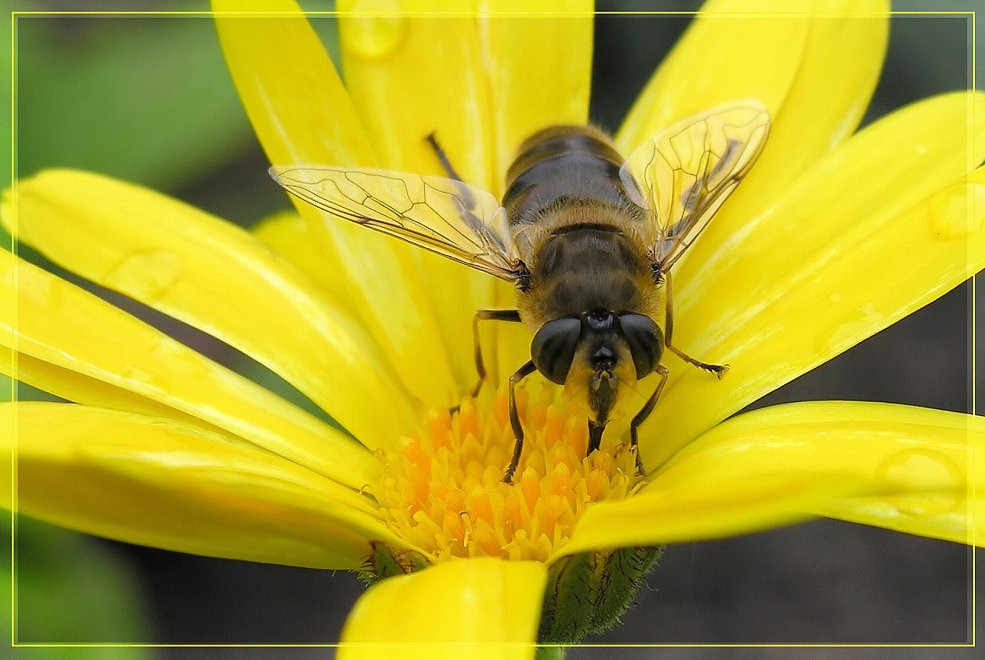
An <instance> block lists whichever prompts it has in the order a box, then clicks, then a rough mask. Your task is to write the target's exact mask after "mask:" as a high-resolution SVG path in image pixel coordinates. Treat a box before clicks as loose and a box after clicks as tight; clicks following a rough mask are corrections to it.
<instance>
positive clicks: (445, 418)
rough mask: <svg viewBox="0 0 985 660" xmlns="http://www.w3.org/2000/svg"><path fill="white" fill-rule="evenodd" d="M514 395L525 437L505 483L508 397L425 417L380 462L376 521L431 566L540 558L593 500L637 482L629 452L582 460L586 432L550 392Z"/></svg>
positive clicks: (606, 449)
mask: <svg viewBox="0 0 985 660" xmlns="http://www.w3.org/2000/svg"><path fill="white" fill-rule="evenodd" d="M531 390H532V391H528V390H518V391H517V409H518V411H519V413H520V418H521V420H523V428H524V430H525V434H526V436H525V439H524V445H523V453H522V454H521V457H520V463H519V467H518V469H517V472H516V475H515V476H514V478H513V483H512V484H506V483H503V473H504V470H505V468H506V465H507V463H508V462H509V458H510V456H511V455H512V451H513V443H514V438H513V432H512V430H511V427H510V423H509V416H508V410H507V398H506V395H505V392H504V391H500V392H499V393H498V394H496V395H495V396H494V397H491V401H490V400H488V399H487V398H485V397H480V399H478V400H477V401H473V400H471V399H466V400H464V401H463V402H462V405H461V409H460V411H459V412H458V413H455V414H449V413H448V411H447V410H440V411H435V412H432V413H431V415H430V416H429V418H428V420H427V423H426V425H425V428H424V429H423V430H422V431H421V432H420V433H419V434H418V435H415V436H412V437H408V438H404V439H403V440H402V442H401V446H400V448H399V450H398V451H397V452H396V453H394V454H393V455H390V456H387V457H386V458H385V461H384V462H385V467H384V474H383V488H382V493H381V494H380V497H379V502H380V508H381V511H382V515H383V519H384V520H385V521H386V523H387V524H388V525H389V526H390V527H391V529H393V530H394V531H395V532H396V533H397V534H398V535H399V536H401V537H402V538H404V539H406V540H407V541H408V542H409V543H411V544H413V545H415V546H417V547H418V548H420V549H422V550H424V551H426V552H428V553H430V554H431V555H432V556H433V558H434V560H437V561H440V560H443V559H448V558H450V557H478V556H494V557H502V558H504V559H511V560H519V559H533V560H539V561H546V560H547V558H548V557H550V556H551V554H552V553H553V552H554V550H555V549H557V548H558V547H560V546H561V545H563V544H564V543H565V542H566V541H567V540H568V538H570V536H571V532H572V529H573V528H574V526H575V524H576V523H577V521H578V519H579V518H580V517H581V515H582V513H583V512H584V511H585V510H586V509H587V508H588V507H589V506H591V505H592V503H594V502H598V501H601V500H610V499H618V498H623V497H626V496H627V495H629V494H630V493H631V491H632V490H633V488H634V487H635V486H636V483H637V481H639V478H638V477H637V476H636V469H635V454H634V452H633V451H631V450H630V448H629V447H628V446H627V445H626V444H624V443H620V444H618V445H617V446H615V447H610V446H608V444H607V443H606V442H603V444H602V450H601V451H596V452H593V453H592V454H591V456H588V457H586V456H585V452H586V449H587V447H588V428H587V423H586V420H585V417H584V415H583V414H579V412H578V410H577V408H576V406H575V405H573V404H572V403H570V402H568V401H566V400H564V399H562V398H557V397H556V396H555V394H554V390H553V388H550V389H546V388H542V391H541V392H539V393H538V392H536V390H535V388H531Z"/></svg>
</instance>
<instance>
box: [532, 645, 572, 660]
mask: <svg viewBox="0 0 985 660" xmlns="http://www.w3.org/2000/svg"><path fill="white" fill-rule="evenodd" d="M567 652H568V647H567V646H538V647H537V655H536V656H535V658H536V660H564V656H565V655H566V654H567Z"/></svg>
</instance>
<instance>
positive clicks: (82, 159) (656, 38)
mask: <svg viewBox="0 0 985 660" xmlns="http://www.w3.org/2000/svg"><path fill="white" fill-rule="evenodd" d="M976 4H977V3H976V2H966V3H964V4H960V3H954V2H937V3H933V4H931V3H928V2H911V3H894V9H897V10H900V11H908V10H927V9H934V10H937V11H941V10H945V9H947V10H959V9H965V10H970V9H983V7H982V6H980V5H979V6H976ZM305 6H306V8H308V9H318V10H326V9H330V8H331V4H330V3H315V2H311V3H305ZM699 6H700V4H699V3H696V2H687V1H679V2H669V1H648V2H636V3H631V2H617V1H616V0H612V1H601V0H600V2H599V3H598V8H599V9H603V10H626V11H632V10H647V11H657V10H662V11H693V10H695V9H696V8H698V7H699ZM11 7H12V8H13V9H15V10H17V11H25V12H26V11H30V12H56V11H73V10H76V11H77V10H79V9H85V10H86V11H87V12H93V11H137V10H139V11H153V10H165V11H171V12H174V11H182V12H194V11H206V10H207V9H208V6H207V3H204V2H123V1H120V2H98V1H96V2H92V1H90V2H86V3H80V2H54V1H51V2H42V1H30V2H27V1H24V2H7V3H6V4H5V8H8V9H9V8H11ZM688 20H689V19H688V17H687V16H647V17H641V16H630V15H624V16H608V17H604V18H600V19H599V20H598V22H597V37H596V38H597V40H596V56H595V57H596V64H595V71H594V76H595V81H594V96H593V106H592V113H591V114H592V118H593V120H594V121H596V122H598V123H600V124H602V125H603V126H608V127H615V126H617V125H618V122H619V120H620V118H621V117H622V115H623V114H624V113H625V112H626V110H627V108H628V106H629V104H630V103H631V102H632V100H633V98H634V97H635V95H636V94H637V92H638V91H639V89H640V87H641V86H642V85H643V84H644V83H645V81H646V79H647V77H648V76H649V75H650V73H651V72H652V70H653V68H654V67H655V66H656V65H657V64H658V63H659V62H660V60H661V59H662V58H663V57H664V55H665V54H666V52H667V51H668V50H669V49H670V47H671V46H672V45H673V43H674V41H675V39H676V38H677V37H678V36H679V35H680V33H681V31H682V30H683V29H684V28H685V27H686V25H687V23H688ZM314 23H315V25H316V26H317V28H318V30H319V31H320V33H321V34H322V36H323V39H324V41H325V43H326V45H327V46H328V47H329V49H330V51H331V50H332V49H333V48H334V28H335V25H334V21H332V20H330V19H326V18H323V19H317V20H315V21H314ZM4 30H7V32H5V33H4V35H3V36H4V37H7V38H5V39H0V50H5V51H6V52H5V53H4V54H5V55H6V57H5V58H4V61H5V62H9V61H10V57H11V55H13V57H14V60H13V62H14V65H15V67H16V74H17V78H16V80H17V90H16V92H17V93H16V108H15V118H16V138H17V140H16V159H15V162H16V167H17V173H18V174H19V175H20V176H27V175H30V174H31V173H33V172H35V171H37V170H39V169H42V168H45V167H52V166H70V167H79V168H84V169H90V170H94V171H98V172H102V173H105V174H110V175H113V176H116V177H120V178H122V179H126V180H129V181H135V182H139V183H143V184H146V185H148V186H151V187H153V188H155V189H158V190H162V191H164V192H167V193H169V194H172V195H174V196H176V197H178V198H180V199H183V200H185V201H188V202H190V203H192V204H195V205H197V206H199V207H201V208H204V209H205V210H208V211H210V212H212V213H215V214H217V215H219V216H221V217H224V218H226V219H229V220H230V221H233V222H237V223H239V224H242V225H246V226H249V225H251V224H253V223H255V222H256V221H258V220H260V219H261V218H263V217H265V216H266V215H268V214H270V213H272V212H273V211H275V210H278V209H286V208H288V206H289V204H288V202H287V200H286V199H285V198H284V196H283V194H282V193H281V191H280V190H279V188H277V186H276V185H275V184H274V183H273V182H272V181H270V180H269V178H268V176H267V173H266V168H267V165H268V163H267V162H266V160H265V158H264V157H263V154H262V152H261V151H260V149H259V147H258V145H257V143H256V140H255V138H254V136H253V134H252V131H251V129H250V126H249V123H248V122H247V120H246V117H245V115H244V113H243V110H242V108H241V107H240V105H239V101H238V99H237V97H236V94H235V90H234V88H233V85H232V82H231V80H230V79H229V76H228V73H227V71H226V68H225V64H224V62H223V60H222V55H221V52H220V50H219V47H218V43H217V40H216V37H215V31H214V27H213V25H212V22H211V21H210V20H209V19H208V17H206V16H195V15H190V14H186V15H181V16H133V15H130V16H120V15H115V16H110V15H103V16H100V15H94V14H82V15H72V16H67V15H60V16H54V15H52V14H43V13H41V14H35V15H26V14H25V15H22V16H19V17H18V19H17V23H16V43H14V44H13V45H14V50H13V53H11V52H10V48H11V39H10V38H9V37H10V34H9V30H10V25H9V22H8V24H6V25H5V27H4ZM970 39H971V29H970V25H969V21H968V20H967V18H966V17H961V16H940V15H938V16H929V15H922V16H899V17H897V18H895V19H894V20H893V23H892V33H891V44H890V52H889V56H888V58H887V64H886V68H885V70H884V73H883V78H882V79H881V81H880V85H879V88H878V91H877V94H876V98H875V100H874V102H873V105H872V107H871V108H870V112H869V116H868V117H867V120H866V121H871V120H872V119H873V118H875V117H878V116H879V115H881V114H884V113H885V112H888V111H891V110H893V109H895V108H897V107H899V106H900V105H902V104H905V103H908V102H910V101H913V100H916V99H919V98H922V97H924V96H927V95H930V94H933V93H936V92H941V91H948V90H953V89H960V88H965V87H968V86H970V85H971V83H972V81H971V68H970V57H971V40H970ZM285 66H304V63H303V62H292V63H285ZM978 70H979V71H981V70H982V67H978ZM2 82H3V84H4V85H5V86H6V87H4V88H3V89H0V94H2V96H3V98H4V99H7V98H10V94H9V93H8V92H9V85H10V83H11V80H10V78H9V77H7V76H4V77H3V78H2ZM5 109H8V110H9V108H5ZM10 129H11V126H10V125H5V130H6V132H5V133H3V134H2V135H0V139H2V144H0V146H2V147H4V148H7V149H9V147H10V140H11V132H10ZM5 153H9V151H7V152H5ZM3 161H4V162H3V164H2V165H0V174H2V175H3V180H4V182H5V185H6V182H7V181H9V177H10V174H11V173H10V163H9V161H8V160H7V159H6V158H4V159H3ZM901 257H902V258H908V257H907V255H901ZM912 258H915V259H916V258H919V255H912ZM978 279H979V284H981V283H982V278H981V276H979V278H978ZM981 290H982V287H981V286H980V287H979V291H981ZM980 297H981V296H980ZM978 304H979V310H980V309H981V303H980V302H979V303H978ZM971 305H972V301H971V297H970V288H969V287H962V288H959V289H958V290H956V291H955V292H952V293H951V294H949V295H948V296H945V297H944V298H943V299H941V300H940V301H938V302H937V303H935V304H934V305H931V306H930V307H928V308H926V309H924V310H922V311H921V312H919V313H918V314H915V315H913V316H912V317H910V318H908V319H905V320H904V321H902V322H901V323H899V324H897V325H896V326H894V327H893V328H890V329H889V330H887V331H886V332H884V333H882V334H880V335H879V336H877V337H875V338H873V339H872V340H870V341H868V342H865V343H864V344H862V345H860V346H858V347H856V348H855V349H853V350H851V351H849V352H848V353H846V354H845V355H844V356H842V357H840V358H838V359H837V360H834V361H832V362H831V363H829V364H826V365H824V366H823V367H821V368H819V369H817V370H815V371H814V372H811V373H810V374H807V375H805V376H804V377H802V378H800V379H798V380H796V381H794V382H793V383H791V384H789V385H788V386H786V387H784V388H782V389H781V390H779V391H778V392H776V393H774V394H771V395H770V396H769V397H767V398H766V399H765V400H764V401H762V402H758V403H757V404H756V405H766V404H769V403H778V402H781V401H789V400H800V399H825V398H844V399H869V400H883V401H897V402H903V403H912V404H915V405H925V406H932V407H937V408H944V409H951V410H968V406H969V405H970V400H971V390H970V383H971V381H972V379H973V377H974V376H975V374H973V373H972V369H971V367H970V366H969V354H970V353H969V351H970V347H971V342H973V341H977V342H978V354H979V355H981V354H982V351H983V350H985V346H982V344H981V339H980V337H971V336H970V335H969V318H970V313H971V309H972V307H971ZM979 318H981V315H979ZM979 368H980V367H979ZM244 369H245V370H247V371H250V370H252V369H254V367H252V366H249V365H247V366H244ZM977 375H978V378H979V380H978V382H983V381H982V380H981V376H982V375H983V374H982V373H981V372H979V373H978V374H977ZM258 378H263V377H262V376H258ZM978 412H979V413H981V412H982V410H981V409H979V410H978ZM16 547H17V550H18V553H17V561H18V564H17V566H16V578H17V587H18V591H17V593H18V612H17V619H16V622H17V626H18V628H17V630H18V639H19V640H20V641H23V642H55V643H57V642H135V641H145V642H151V643H164V644H210V645H211V644H218V645H223V644H237V645H246V646H250V645H256V644H296V643H319V642H331V641H333V640H335V639H337V638H338V633H339V629H340V627H341V623H342V621H343V617H344V616H345V614H346V613H347V612H348V610H349V608H350V607H351V605H352V603H353V602H354V600H355V599H356V598H357V597H358V595H359V593H360V592H361V586H360V585H359V583H358V582H357V581H356V580H355V578H354V577H353V576H351V575H349V574H346V573H339V574H331V573H328V572H319V571H309V570H302V569H292V568H284V567H278V566H261V565H254V564H249V563H245V562H225V561H219V560H213V559H206V558H200V557H191V556H185V555H180V554H175V553H168V552H163V551H158V550H152V549H145V548H136V547H132V546H127V545H124V544H118V543H112V542H107V541H103V540H99V539H92V538H89V537H85V536H82V535H75V534H71V533H67V532H63V531H61V530H56V529H53V528H50V527H47V526H44V525H40V524H38V523H35V522H33V521H25V520H19V521H18V535H17V546H16ZM980 556H981V555H980ZM972 557H973V553H971V552H970V551H968V550H967V549H965V548H963V547H960V546H955V545H949V544H946V543H937V542H933V541H927V540H924V539H917V538H910V537H905V536H902V535H897V534H893V533H889V532H883V531H879V530H874V529H869V528H865V527H859V526H852V525H847V524H840V523H834V522H828V521H818V522H815V523H810V524H806V525H799V526H797V527H794V528H790V529H785V530H778V531H774V532H769V533H765V534H758V535H754V536H749V537H743V538H739V539H731V540H725V541H720V542H708V543H700V544H691V545H683V546H675V547H672V548H670V549H668V552H667V554H666V556H665V559H664V560H663V562H662V564H661V565H660V566H658V567H657V568H656V569H655V571H654V573H653V574H652V575H651V576H650V579H649V581H648V585H649V586H648V588H646V589H644V591H643V593H642V594H641V596H640V605H639V606H638V607H637V608H635V609H634V610H631V611H630V613H629V614H628V615H627V616H626V620H625V625H624V626H622V627H620V628H617V629H616V630H614V631H612V632H611V633H609V634H608V635H606V636H602V637H599V638H598V639H595V640H592V641H594V642H598V643H647V642H655V641H664V642H685V643H702V642H704V643H720V644H728V643H737V642H761V643H770V642H786V643H796V642H832V641H838V642H844V643H866V642H869V643H918V644H919V643H923V644H927V643H947V642H951V643H955V642H961V641H963V640H965V639H966V635H967V634H969V630H970V628H969V624H970V617H971V616H972V609H971V604H970V603H971V601H970V600H969V599H970V596H971V592H970V591H969V587H968V585H969V584H970V581H971V574H972V568H971V566H972V563H971V560H972ZM5 559H7V558H5ZM5 570H7V571H8V572H9V571H10V570H11V567H10V566H9V565H7V566H6V569H5ZM5 591H7V592H8V593H7V594H6V596H4V597H0V600H2V598H8V599H9V596H10V594H9V590H5ZM982 593H983V592H982V590H981V589H979V591H978V595H982ZM4 620H5V623H0V633H5V632H9V631H7V630H5V628H4V626H5V625H10V619H9V617H4ZM5 651H6V649H4V648H2V647H0V657H7V656H4V655H3V653H4V652H5ZM15 651H16V653H17V655H15V656H14V657H17V658H21V657H39V658H46V657H52V658H61V657H80V658H89V657H92V658H101V657H112V658H116V657H158V658H179V657H180V658H189V657H192V658H199V657H201V658H213V657H221V658H230V657H232V658H255V657H256V658H259V657H277V658H281V657H290V658H295V657H299V658H301V657H309V656H310V657H319V658H322V657H326V656H327V655H328V656H330V655H331V650H326V649H290V650H285V649H252V648H158V649H141V648H137V649H132V648H97V647H87V648H83V649H69V650H66V649H54V648H38V649H30V648H19V649H16V650H15ZM876 653H877V651H876V650H864V651H863V650H862V649H847V650H846V649H841V650H839V649H784V650H783V652H782V657H798V658H799V657H804V658H807V657H810V658H818V657H832V658H834V657H837V658H842V657H869V655H872V654H876ZM663 655H668V657H675V658H718V657H729V658H733V657H743V655H748V656H749V657H757V658H758V657H766V656H767V651H766V650H765V649H746V650H745V651H742V650H734V649H733V650H723V649H716V648H705V647H691V648H688V649H664V650H654V649H619V650H618V651H615V650H612V649H608V650H607V649H590V648H584V649H578V650H575V651H572V652H571V653H570V654H569V657H571V658H581V659H586V660H587V659H589V658H605V657H618V658H649V657H663ZM875 657H882V656H875ZM887 657H894V658H909V657H912V658H923V657H969V658H971V657H978V656H977V655H976V651H974V650H972V649H949V650H943V649H936V650H929V649H923V648H898V649H894V650H893V651H892V655H891V656H887Z"/></svg>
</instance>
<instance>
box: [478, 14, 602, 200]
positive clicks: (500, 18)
mask: <svg viewBox="0 0 985 660" xmlns="http://www.w3.org/2000/svg"><path fill="white" fill-rule="evenodd" d="M592 4H593V3H592V2H590V1H588V0H563V1H555V2H551V3H550V6H549V8H546V9H544V8H541V7H540V6H539V5H536V4H533V3H530V2H529V1H528V0H499V1H498V2H496V3H495V4H494V6H493V7H492V8H491V11H490V12H489V13H488V14H484V15H483V24H484V29H485V32H484V37H485V41H484V44H483V45H484V49H483V60H484V66H485V71H486V79H487V81H488V85H489V89H490V97H491V98H492V99H494V106H493V107H494V111H493V112H492V113H491V117H490V120H491V122H492V135H493V140H492V142H493V143H492V156H493V161H492V174H493V180H492V181H491V182H490V183H491V185H492V188H491V190H493V191H494V192H495V193H496V194H497V195H499V196H501V194H502V191H503V190H502V189H503V183H504V182H503V177H504V176H505V174H506V169H507V168H508V167H509V166H510V164H511V163H512V162H513V159H514V157H515V156H516V151H517V149H518V148H519V146H520V143H521V142H522V141H523V140H525V139H526V138H527V137H529V136H530V135H531V134H533V133H534V131H537V130H539V129H541V128H544V127H545V126H548V125H551V124H581V125H584V124H585V123H587V122H588V103H589V96H590V94H591V78H592V36H593V32H592V30H593V27H594V25H593V20H592V18H593V14H592V9H593V7H592Z"/></svg>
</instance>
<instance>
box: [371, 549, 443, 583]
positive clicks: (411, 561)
mask: <svg viewBox="0 0 985 660" xmlns="http://www.w3.org/2000/svg"><path fill="white" fill-rule="evenodd" d="M370 547H371V548H372V552H371V553H370V555H369V557H367V558H366V563H365V564H363V567H362V569H361V570H360V571H359V577H360V578H361V579H362V580H363V581H364V582H366V584H367V585H371V584H374V583H376V582H379V581H380V580H382V579H384V578H388V577H391V576H394V575H406V574H407V573H413V572H415V571H419V570H421V569H424V568H427V567H428V566H430V565H431V562H429V561H428V560H427V558H426V557H425V556H424V555H422V554H421V553H419V552H415V551H413V550H393V549H392V548H390V547H389V546H387V545H386V544H385V543H380V542H378V541H374V542H372V543H370Z"/></svg>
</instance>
